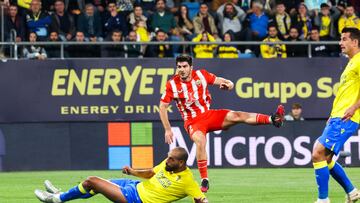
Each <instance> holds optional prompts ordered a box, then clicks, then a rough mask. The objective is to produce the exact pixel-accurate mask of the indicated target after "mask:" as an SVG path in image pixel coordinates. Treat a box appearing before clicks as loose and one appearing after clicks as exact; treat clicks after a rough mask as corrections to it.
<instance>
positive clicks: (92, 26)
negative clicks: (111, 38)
mask: <svg viewBox="0 0 360 203" xmlns="http://www.w3.org/2000/svg"><path fill="white" fill-rule="evenodd" d="M77 29H78V30H79V31H81V32H82V33H84V35H85V37H86V38H87V39H89V40H90V41H92V42H95V41H103V38H102V26H101V19H100V16H99V15H98V14H97V13H95V8H94V6H93V5H92V4H86V5H85V12H84V13H82V14H80V16H79V18H78V23H77Z"/></svg>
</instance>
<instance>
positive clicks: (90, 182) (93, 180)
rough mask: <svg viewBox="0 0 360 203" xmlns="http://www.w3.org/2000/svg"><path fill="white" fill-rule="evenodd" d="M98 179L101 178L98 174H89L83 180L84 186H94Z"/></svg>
mask: <svg viewBox="0 0 360 203" xmlns="http://www.w3.org/2000/svg"><path fill="white" fill-rule="evenodd" d="M98 180H99V178H98V177H96V176H89V177H87V178H86V180H85V181H84V182H83V186H84V188H92V187H93V186H94V185H96V182H97V181H98Z"/></svg>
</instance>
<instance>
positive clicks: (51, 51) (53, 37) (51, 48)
mask: <svg viewBox="0 0 360 203" xmlns="http://www.w3.org/2000/svg"><path fill="white" fill-rule="evenodd" d="M60 41H61V39H60V37H59V34H58V33H57V32H56V31H52V32H50V36H49V42H60ZM46 53H47V57H48V58H60V46H59V45H47V46H46ZM64 55H65V54H64Z"/></svg>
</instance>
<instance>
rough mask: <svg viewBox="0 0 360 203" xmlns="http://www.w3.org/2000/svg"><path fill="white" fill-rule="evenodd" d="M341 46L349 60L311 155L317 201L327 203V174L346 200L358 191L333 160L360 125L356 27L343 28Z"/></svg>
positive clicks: (351, 199) (359, 195)
mask: <svg viewBox="0 0 360 203" xmlns="http://www.w3.org/2000/svg"><path fill="white" fill-rule="evenodd" d="M340 47H341V51H342V53H344V54H346V55H348V56H349V58H350V61H349V63H348V64H347V66H346V68H345V70H344V71H343V73H342V74H341V77H340V85H339V89H338V91H337V93H336V97H335V100H334V103H333V108H332V111H331V114H330V118H329V120H328V122H327V124H326V127H325V129H324V131H323V133H322V135H321V136H320V137H319V138H318V140H317V141H318V142H317V143H316V144H315V146H314V149H313V154H312V161H313V165H314V169H315V175H316V182H317V185H318V199H317V201H316V202H317V203H329V202H330V200H329V198H328V193H329V178H330V175H331V176H332V177H333V178H334V179H335V180H336V181H337V182H338V183H339V184H340V185H341V186H342V187H343V188H344V190H345V192H346V194H347V195H346V201H345V202H347V203H352V202H356V201H357V200H359V199H360V191H359V190H357V189H356V188H355V187H354V186H353V184H352V183H351V181H350V179H349V178H348V177H347V175H346V173H345V171H344V169H343V168H342V166H341V165H340V164H339V163H337V162H335V161H334V160H332V158H333V156H334V154H336V155H337V154H338V153H339V152H340V150H341V148H342V147H343V145H344V143H345V142H346V140H348V139H349V137H350V136H352V135H353V134H354V133H355V132H356V130H357V129H358V127H359V122H360V109H359V108H360V31H359V30H358V29H357V28H344V29H343V30H342V33H341V39H340Z"/></svg>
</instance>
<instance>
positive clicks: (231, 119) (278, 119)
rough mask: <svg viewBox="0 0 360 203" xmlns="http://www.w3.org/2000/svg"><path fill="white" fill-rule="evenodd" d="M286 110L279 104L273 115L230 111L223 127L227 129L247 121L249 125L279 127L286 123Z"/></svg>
mask: <svg viewBox="0 0 360 203" xmlns="http://www.w3.org/2000/svg"><path fill="white" fill-rule="evenodd" d="M284 116H285V110H284V106H283V105H279V106H278V107H277V109H276V111H275V113H274V114H272V115H270V116H269V115H265V114H260V113H248V112H243V111H230V112H229V113H227V115H226V116H225V119H224V122H223V124H222V127H223V129H227V128H229V127H231V126H233V125H235V124H238V123H246V124H249V125H268V124H272V125H274V126H275V127H277V128H279V127H281V126H282V125H283V123H284Z"/></svg>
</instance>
